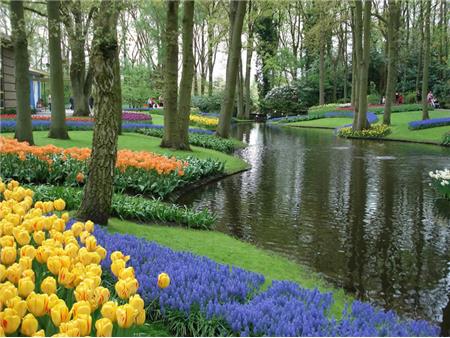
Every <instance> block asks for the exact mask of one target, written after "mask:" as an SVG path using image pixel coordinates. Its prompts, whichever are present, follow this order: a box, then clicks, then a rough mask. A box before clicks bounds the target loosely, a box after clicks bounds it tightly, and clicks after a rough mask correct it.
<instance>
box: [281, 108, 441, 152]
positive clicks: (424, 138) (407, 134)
mask: <svg viewBox="0 0 450 338" xmlns="http://www.w3.org/2000/svg"><path fill="white" fill-rule="evenodd" d="M449 116H450V111H443V110H438V111H436V110H435V111H431V112H430V118H441V117H449ZM378 118H379V122H378V123H381V121H382V119H383V116H382V115H379V116H378ZM421 119H422V112H420V111H411V112H404V113H394V114H392V115H391V133H390V134H389V135H388V136H386V137H385V138H387V139H393V140H404V141H413V142H432V143H438V144H439V143H441V142H442V138H443V136H444V134H445V132H447V131H448V129H449V127H448V126H442V127H435V128H428V129H420V130H410V129H408V123H409V122H411V121H417V120H421ZM349 123H352V119H351V118H323V119H318V120H311V121H300V122H293V123H289V124H286V125H285V126H286V127H312V128H313V127H314V128H318V127H320V128H330V129H334V128H337V127H341V126H343V125H345V124H349Z"/></svg>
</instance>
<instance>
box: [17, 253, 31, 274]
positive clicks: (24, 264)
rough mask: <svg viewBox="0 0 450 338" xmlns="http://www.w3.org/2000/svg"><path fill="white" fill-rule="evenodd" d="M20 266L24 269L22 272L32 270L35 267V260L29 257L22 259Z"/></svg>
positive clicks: (20, 259)
mask: <svg viewBox="0 0 450 338" xmlns="http://www.w3.org/2000/svg"><path fill="white" fill-rule="evenodd" d="M19 265H20V267H21V268H22V271H24V270H28V269H31V268H32V265H33V259H32V258H30V257H28V256H24V257H20V258H19Z"/></svg>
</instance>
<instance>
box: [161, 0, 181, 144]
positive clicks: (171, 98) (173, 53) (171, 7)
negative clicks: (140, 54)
mask: <svg viewBox="0 0 450 338" xmlns="http://www.w3.org/2000/svg"><path fill="white" fill-rule="evenodd" d="M178 6H179V1H178V0H176V1H167V21H166V62H165V64H166V67H165V80H166V81H165V90H164V92H165V94H164V102H165V104H164V136H163V139H162V142H161V147H166V148H176V147H177V146H178V144H179V143H180V142H179V130H178V114H177V105H178V93H177V92H178Z"/></svg>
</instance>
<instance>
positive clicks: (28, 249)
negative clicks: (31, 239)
mask: <svg viewBox="0 0 450 338" xmlns="http://www.w3.org/2000/svg"><path fill="white" fill-rule="evenodd" d="M19 256H20V257H25V256H26V257H30V258H31V259H34V257H35V256H36V249H35V248H34V246H32V245H24V246H23V247H21V248H20V251H19Z"/></svg>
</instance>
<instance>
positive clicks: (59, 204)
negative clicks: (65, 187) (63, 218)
mask: <svg viewBox="0 0 450 338" xmlns="http://www.w3.org/2000/svg"><path fill="white" fill-rule="evenodd" d="M53 206H54V208H55V209H56V210H57V211H63V210H64V209H65V208H66V202H64V200H63V199H62V198H58V199H57V200H56V201H53Z"/></svg>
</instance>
